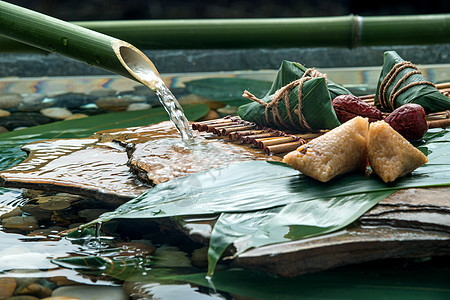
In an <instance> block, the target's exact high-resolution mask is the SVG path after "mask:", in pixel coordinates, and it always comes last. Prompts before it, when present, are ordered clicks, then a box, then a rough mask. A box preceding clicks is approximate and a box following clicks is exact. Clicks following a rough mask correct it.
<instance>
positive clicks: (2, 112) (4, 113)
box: [0, 109, 11, 118]
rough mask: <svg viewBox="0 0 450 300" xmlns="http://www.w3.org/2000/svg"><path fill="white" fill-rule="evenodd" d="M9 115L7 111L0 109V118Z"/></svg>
mask: <svg viewBox="0 0 450 300" xmlns="http://www.w3.org/2000/svg"><path fill="white" fill-rule="evenodd" d="M10 115H11V113H10V112H9V111H7V110H4V109H0V118H3V117H9V116H10Z"/></svg>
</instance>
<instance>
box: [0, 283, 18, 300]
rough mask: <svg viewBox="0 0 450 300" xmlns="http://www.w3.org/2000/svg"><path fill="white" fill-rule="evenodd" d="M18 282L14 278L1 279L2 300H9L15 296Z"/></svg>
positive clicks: (0, 295)
mask: <svg viewBox="0 0 450 300" xmlns="http://www.w3.org/2000/svg"><path fill="white" fill-rule="evenodd" d="M16 287H17V281H16V279H14V278H7V277H6V278H0V300H4V299H7V298H9V297H11V296H12V295H13V294H14V291H15V290H16Z"/></svg>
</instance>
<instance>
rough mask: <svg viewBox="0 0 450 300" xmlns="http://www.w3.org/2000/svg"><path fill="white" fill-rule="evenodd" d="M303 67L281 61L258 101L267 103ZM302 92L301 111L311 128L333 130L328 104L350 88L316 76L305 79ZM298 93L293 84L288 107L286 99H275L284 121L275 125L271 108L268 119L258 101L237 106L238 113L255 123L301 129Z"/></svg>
mask: <svg viewBox="0 0 450 300" xmlns="http://www.w3.org/2000/svg"><path fill="white" fill-rule="evenodd" d="M306 70H307V69H306V67H304V66H302V65H301V64H299V63H293V62H289V61H283V62H282V64H281V67H280V69H279V71H278V73H277V76H276V78H275V80H274V82H273V83H272V87H271V88H270V90H269V91H268V92H267V94H266V95H265V96H264V98H262V99H261V100H262V101H264V102H266V103H270V102H271V101H272V99H273V96H274V94H275V92H276V91H278V90H279V89H280V88H282V87H283V86H285V85H287V84H289V83H291V82H293V81H295V80H297V79H300V78H301V77H302V76H303V74H304V73H305V71H306ZM301 92H302V108H301V113H302V114H303V116H304V117H305V119H306V121H307V123H308V124H309V126H310V127H311V128H313V129H314V130H320V129H332V128H334V127H337V126H339V125H340V123H339V121H338V119H337V117H336V114H335V112H334V109H333V106H332V105H331V100H332V99H333V98H335V97H336V96H337V95H342V94H351V92H350V91H348V90H347V89H345V88H344V87H342V86H340V85H338V84H336V83H334V82H332V81H331V80H326V79H325V78H324V77H319V78H314V79H311V80H308V81H306V82H305V83H304V84H303V87H302V90H301ZM298 94H299V86H296V87H294V88H293V89H292V91H291V92H290V94H289V106H290V108H289V109H288V107H287V106H286V104H285V101H279V102H278V105H277V108H278V111H279V114H280V116H281V118H282V120H283V122H282V123H283V124H280V125H278V124H276V123H275V122H274V121H273V114H274V109H273V108H270V109H268V111H267V113H268V115H269V118H268V119H269V121H267V120H266V106H263V105H261V104H260V103H257V102H251V103H249V104H246V105H242V106H240V107H239V110H238V115H239V116H240V117H241V118H242V119H244V120H247V121H251V122H255V123H257V124H260V125H265V126H270V127H278V128H280V129H290V130H297V131H298V130H303V131H304V130H305V128H302V126H301V123H300V121H299V117H298V112H297V108H298V105H299V100H298ZM258 98H259V97H258ZM288 111H289V112H290V114H291V116H292V117H293V124H295V125H293V124H292V122H291V121H290V118H289V115H288Z"/></svg>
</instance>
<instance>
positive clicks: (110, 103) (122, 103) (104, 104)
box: [95, 97, 130, 111]
mask: <svg viewBox="0 0 450 300" xmlns="http://www.w3.org/2000/svg"><path fill="white" fill-rule="evenodd" d="M95 104H97V106H98V107H99V108H104V109H108V110H113V111H122V110H126V109H127V107H128V105H129V104H130V101H128V100H127V99H124V98H116V97H109V98H101V99H98V100H96V101H95Z"/></svg>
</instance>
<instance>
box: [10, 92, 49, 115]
mask: <svg viewBox="0 0 450 300" xmlns="http://www.w3.org/2000/svg"><path fill="white" fill-rule="evenodd" d="M44 99H45V95H42V94H29V95H25V96H24V97H23V100H22V103H20V104H19V106H18V107H17V110H18V111H28V112H31V111H35V112H36V111H40V110H41V109H43V108H47V107H51V106H53V105H54V104H55V101H51V100H49V101H45V102H44ZM45 100H47V99H45Z"/></svg>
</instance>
